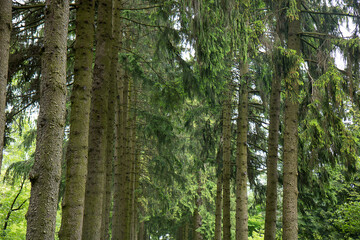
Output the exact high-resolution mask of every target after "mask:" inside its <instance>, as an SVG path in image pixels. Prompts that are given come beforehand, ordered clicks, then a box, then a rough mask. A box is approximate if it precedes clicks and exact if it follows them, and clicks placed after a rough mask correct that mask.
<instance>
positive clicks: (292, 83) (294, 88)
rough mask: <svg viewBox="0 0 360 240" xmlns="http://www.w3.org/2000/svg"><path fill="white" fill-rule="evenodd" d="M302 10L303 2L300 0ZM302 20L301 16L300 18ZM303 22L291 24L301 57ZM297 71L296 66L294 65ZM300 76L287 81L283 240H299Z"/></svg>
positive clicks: (290, 35) (290, 33)
mask: <svg viewBox="0 0 360 240" xmlns="http://www.w3.org/2000/svg"><path fill="white" fill-rule="evenodd" d="M297 8H298V9H300V1H299V0H297ZM299 17H300V16H299ZM300 31H301V29H300V20H299V19H294V20H290V19H289V22H288V48H289V49H293V50H295V51H296V54H298V55H300V36H299V33H300ZM292 67H295V68H296V69H297V67H296V66H292ZM298 80H299V79H298V77H291V78H290V79H287V81H285V87H286V98H285V134H284V159H283V164H284V196H283V239H288V240H295V239H298V213H297V197H298V189H297V175H298V172H297V166H298V111H299V103H298V94H299V84H298Z"/></svg>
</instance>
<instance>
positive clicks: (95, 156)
mask: <svg viewBox="0 0 360 240" xmlns="http://www.w3.org/2000/svg"><path fill="white" fill-rule="evenodd" d="M97 25H98V28H97V34H96V42H97V46H96V54H95V66H94V81H93V85H92V101H91V111H90V132H89V162H88V175H87V182H86V192H85V210H84V221H83V230H82V239H83V240H91V239H94V240H99V239H100V238H101V226H102V219H103V217H102V215H103V201H104V198H105V189H104V186H105V176H106V175H105V159H106V149H107V146H106V145H107V123H108V122H107V121H108V117H107V114H108V95H109V93H108V91H109V79H110V72H111V51H112V46H111V43H112V41H111V38H112V1H111V0H101V1H100V2H99V7H98V19H97Z"/></svg>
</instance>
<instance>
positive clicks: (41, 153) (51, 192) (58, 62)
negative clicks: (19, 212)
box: [26, 0, 69, 240]
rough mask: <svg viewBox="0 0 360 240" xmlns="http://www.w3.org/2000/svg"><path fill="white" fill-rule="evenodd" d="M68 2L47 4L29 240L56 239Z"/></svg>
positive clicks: (49, 0) (32, 175)
mask: <svg viewBox="0 0 360 240" xmlns="http://www.w3.org/2000/svg"><path fill="white" fill-rule="evenodd" d="M68 21H69V1H67V0H64V1H56V0H47V1H46V11H45V27H44V53H43V62H42V64H43V65H42V78H41V83H40V112H39V118H38V126H37V127H38V128H37V141H36V150H35V162H34V166H33V168H32V170H31V171H30V174H29V178H30V181H31V196H30V203H29V209H28V213H27V232H26V239H28V240H34V239H37V240H41V239H44V240H48V239H54V235H55V223H56V210H57V204H58V193H59V183H60V179H61V159H62V145H63V140H64V139H63V138H64V137H63V136H64V127H65V103H66V52H67V33H68Z"/></svg>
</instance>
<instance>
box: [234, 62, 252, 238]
mask: <svg viewBox="0 0 360 240" xmlns="http://www.w3.org/2000/svg"><path fill="white" fill-rule="evenodd" d="M241 68H242V69H241V75H242V76H241V78H242V79H241V86H240V91H241V92H240V96H239V98H240V99H239V111H238V120H237V158H236V239H237V240H243V239H247V238H248V207H247V205H248V204H247V203H248V197H247V179H248V174H247V133H248V105H249V100H248V90H247V79H246V78H247V77H246V74H247V72H248V65H247V64H246V63H245V64H242V67H241Z"/></svg>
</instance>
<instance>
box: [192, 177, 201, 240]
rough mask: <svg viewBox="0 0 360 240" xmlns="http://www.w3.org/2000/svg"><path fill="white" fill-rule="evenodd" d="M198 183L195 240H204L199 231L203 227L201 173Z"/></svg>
mask: <svg viewBox="0 0 360 240" xmlns="http://www.w3.org/2000/svg"><path fill="white" fill-rule="evenodd" d="M197 178H198V179H197V183H198V189H197V191H196V193H197V196H196V199H195V206H196V208H195V211H194V234H193V236H194V240H202V239H203V236H202V235H201V233H200V232H199V231H197V230H198V229H199V228H200V227H201V225H202V218H201V215H200V207H201V205H202V197H201V195H202V181H201V179H202V176H201V171H200V172H199V175H198V176H197Z"/></svg>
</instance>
